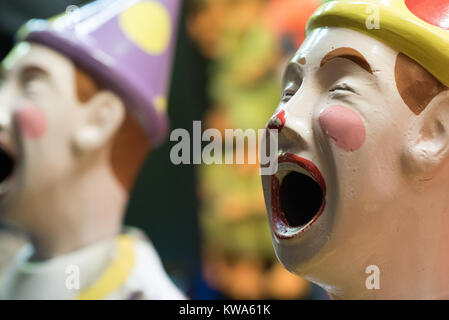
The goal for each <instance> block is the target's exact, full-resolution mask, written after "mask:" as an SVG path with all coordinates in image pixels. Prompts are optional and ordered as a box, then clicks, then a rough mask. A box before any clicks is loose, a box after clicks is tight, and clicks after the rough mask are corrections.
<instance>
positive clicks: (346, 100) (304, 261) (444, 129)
mask: <svg viewBox="0 0 449 320" xmlns="http://www.w3.org/2000/svg"><path fill="white" fill-rule="evenodd" d="M338 48H352V49H354V50H357V52H359V53H360V57H359V58H360V59H362V61H366V63H367V65H369V67H370V68H369V69H368V70H372V71H373V72H369V71H368V70H367V68H364V67H363V66H364V65H366V64H362V65H361V64H360V63H359V61H354V60H351V59H349V58H348V57H345V55H344V54H343V55H341V56H339V57H334V58H333V59H332V60H331V61H328V62H326V63H325V64H323V63H322V61H323V59H324V58H325V57H326V56H327V55H328V54H329V53H330V52H333V51H335V50H336V49H338ZM341 52H343V53H344V52H347V50H346V49H345V50H341ZM400 57H401V56H400V53H399V51H397V50H395V49H393V48H391V47H389V46H387V45H385V44H384V43H383V42H382V41H379V40H377V39H376V38H375V37H372V36H369V35H367V34H365V33H362V32H358V31H355V30H351V29H348V28H336V27H330V28H316V29H313V30H312V31H310V32H309V35H308V37H307V38H306V40H305V42H304V43H303V45H302V46H301V48H300V49H299V50H298V52H297V54H296V55H295V57H294V58H293V59H292V60H291V63H290V65H289V66H288V67H287V72H286V78H287V79H293V80H291V81H287V82H285V81H284V83H285V85H284V92H283V98H282V101H281V103H280V105H279V107H278V109H277V110H276V111H275V112H274V114H275V115H276V114H278V112H279V111H280V110H284V111H285V114H284V115H285V122H284V125H283V128H282V130H281V131H280V132H279V149H280V153H281V154H292V155H294V156H295V157H298V158H299V159H304V160H306V161H309V162H310V163H312V164H313V166H314V167H316V168H318V170H319V172H320V175H321V176H322V178H323V181H324V182H325V185H326V192H325V196H324V199H323V203H325V206H324V208H323V210H322V211H320V210H319V211H318V212H317V214H316V215H315V217H314V218H313V219H312V220H311V221H310V223H308V224H307V228H304V229H303V230H298V229H296V230H293V228H290V229H291V231H292V232H290V233H289V234H285V235H287V236H282V235H283V234H282V233H281V234H280V235H281V236H279V233H280V232H279V230H281V229H279V228H278V226H277V225H274V226H273V225H272V226H271V228H272V234H273V237H272V239H273V245H274V248H275V251H276V255H277V257H278V258H279V259H280V261H281V262H282V263H283V265H284V266H285V267H286V268H287V269H288V270H290V271H291V272H293V273H295V274H298V275H300V276H302V277H304V278H306V279H308V280H310V281H312V282H314V283H316V284H318V285H320V286H322V287H323V288H325V289H326V291H327V292H328V293H329V294H330V295H331V296H332V297H334V298H349V299H351V298H357V299H372V298H383V299H395V298H415V299H417V298H447V297H449V286H448V285H447V283H449V275H448V273H447V269H448V268H449V258H448V255H447V252H449V233H448V232H447V226H448V225H449V211H448V208H449V204H448V203H447V191H446V190H448V189H449V179H448V177H449V148H447V145H449V134H448V132H449V109H448V108H447V106H448V105H449V94H448V92H449V91H447V90H444V91H441V90H438V88H439V87H440V85H436V84H435V86H434V88H432V87H430V88H429V90H433V91H434V92H435V95H434V96H433V97H432V99H430V101H428V102H426V104H425V106H424V108H423V109H422V112H420V113H419V114H416V113H415V112H413V110H412V109H411V108H410V106H409V105H408V104H407V103H406V102H405V101H404V98H403V97H404V95H403V94H402V95H401V93H400V92H399V90H398V86H397V83H396V79H400V78H401V76H399V77H398V74H402V72H406V71H407V70H408V69H407V68H408V65H406V64H401V63H400V65H399V66H398V61H399V62H400V61H401V59H399V58H400ZM304 58H305V60H306V63H305V64H302V63H301V62H300V60H301V61H304V60H303V59H304ZM414 63H415V66H413V65H410V67H413V68H415V69H416V70H420V69H421V67H420V66H419V65H417V64H416V62H414ZM404 66H406V69H404ZM440 68H441V66H440ZM441 69H443V68H441ZM295 73H296V75H297V76H296V77H294V76H293V75H292V74H295ZM406 74H407V73H406ZM414 74H415V76H416V77H417V79H410V81H409V83H410V86H409V87H408V88H405V89H404V88H401V90H406V91H408V92H410V91H413V88H415V86H416V85H419V84H420V83H423V79H421V78H420V77H421V76H423V74H425V72H421V71H420V72H416V73H414ZM295 78H296V79H297V80H294V79H295ZM292 81H293V82H294V83H292ZM429 85H430V84H429ZM291 88H295V91H292V90H291ZM418 98H419V97H418ZM335 106H340V107H339V109H341V110H340V111H341V112H343V113H345V114H347V113H349V114H350V116H348V117H347V118H348V119H349V120H351V121H349V124H351V123H355V124H356V127H358V129H357V130H356V131H358V132H359V137H362V136H363V135H362V134H361V132H362V131H363V129H362V123H363V125H364V129H365V132H366V137H365V138H364V139H360V140H359V141H358V142H357V143H354V144H353V146H352V148H349V147H348V148H346V147H345V148H341V146H339V145H338V144H336V143H335V133H337V134H338V135H339V136H340V137H343V138H345V139H346V138H347V139H348V141H351V139H352V138H351V137H350V134H349V133H348V134H346V131H345V130H346V129H348V128H345V126H346V125H345V124H344V122H341V123H340V124H338V123H337V124H335V123H334V124H332V123H331V122H332V121H334V120H336V119H335V117H334V116H332V117H331V116H328V118H327V119H323V118H322V119H321V121H320V115H323V114H325V112H326V110H332V109H329V108H333V107H335ZM340 111H339V112H340ZM341 117H342V115H340V116H339V117H337V118H340V120H341ZM274 119H276V118H274ZM323 120H325V121H323ZM331 120H332V121H331ZM340 120H338V121H340ZM320 122H321V123H320ZM270 123H271V122H269V124H270ZM323 124H324V127H325V129H327V130H323V128H322V127H323ZM341 130H342V131H341ZM331 132H333V134H329V133H331ZM362 141H363V143H362ZM351 144H352V142H351V143H350V144H349V145H351ZM354 146H355V147H354ZM345 149H348V150H345ZM291 171H295V172H299V173H302V174H306V175H309V176H312V177H313V175H312V174H311V173H310V170H304V168H303V167H301V166H299V165H294V164H289V165H287V164H282V163H281V164H280V166H279V170H278V172H277V173H276V174H275V176H274V178H276V179H277V181H276V180H274V179H273V177H271V176H267V177H266V176H263V177H262V182H263V189H264V195H265V202H266V208H267V212H268V219H269V221H270V222H271V221H275V222H276V221H278V220H277V219H278V217H279V216H280V215H279V212H276V210H277V209H279V205H278V203H277V201H278V199H279V197H278V196H277V193H278V192H279V189H280V188H282V178H283V177H285V176H286V175H287V174H288V173H290V172H291ZM315 181H316V177H315ZM309 197H310V195H309V193H308V190H307V188H305V189H304V188H302V189H301V188H299V189H298V190H297V192H296V193H294V194H293V195H291V201H297V202H299V203H301V202H307V201H308V199H309ZM281 217H282V216H281ZM285 222H286V221H282V220H281V226H282V223H283V225H284V226H286V228H285V229H286V230H287V229H289V226H288V224H287V225H285ZM281 231H282V230H281ZM370 265H376V266H378V267H379V269H380V272H381V273H380V283H381V284H380V287H381V289H380V290H368V289H367V287H366V279H367V277H368V276H369V275H368V274H366V273H365V271H366V269H367V268H368V266H370ZM411 283H413V286H412V287H410V284H411Z"/></svg>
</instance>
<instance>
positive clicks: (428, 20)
mask: <svg viewBox="0 0 449 320" xmlns="http://www.w3.org/2000/svg"><path fill="white" fill-rule="evenodd" d="M374 15H377V16H378V18H379V20H378V21H379V24H378V26H374V25H373V23H372V21H373V20H372V19H373V16H374ZM321 27H344V28H349V29H353V30H356V31H359V32H363V33H365V34H367V35H369V36H372V37H374V38H376V39H378V40H380V41H382V42H384V43H385V44H387V45H389V46H390V47H392V48H393V49H396V50H397V51H400V52H402V53H404V54H406V55H407V56H409V57H410V58H412V59H414V60H415V61H416V62H418V63H419V64H420V65H422V66H423V67H424V68H425V69H427V70H428V71H429V72H430V73H431V74H433V75H434V76H435V77H436V78H437V79H438V80H440V81H441V82H442V83H443V84H444V85H446V86H449V30H448V29H449V0H336V1H331V2H328V3H326V4H324V5H322V6H321V7H320V8H319V9H318V10H317V11H316V12H315V13H314V14H313V15H312V17H311V18H310V20H309V22H308V24H307V28H306V34H308V33H310V32H311V31H312V30H313V29H316V28H321ZM373 27H374V28H373Z"/></svg>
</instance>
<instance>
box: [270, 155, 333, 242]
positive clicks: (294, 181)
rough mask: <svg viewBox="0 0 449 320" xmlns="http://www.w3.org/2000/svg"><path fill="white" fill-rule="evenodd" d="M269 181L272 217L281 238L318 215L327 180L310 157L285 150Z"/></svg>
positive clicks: (295, 232) (306, 226)
mask: <svg viewBox="0 0 449 320" xmlns="http://www.w3.org/2000/svg"><path fill="white" fill-rule="evenodd" d="M278 163H279V165H278V171H277V173H276V174H275V175H273V176H272V182H271V219H272V221H271V222H272V226H273V231H274V233H275V235H276V237H278V238H280V239H290V238H293V237H295V236H297V235H299V234H301V233H303V232H305V231H306V230H307V229H309V228H310V227H311V226H312V224H313V223H314V222H315V221H316V220H317V219H318V218H319V216H320V215H321V213H322V212H323V210H324V207H325V204H326V201H325V196H326V184H325V181H324V178H323V176H322V175H321V172H320V171H319V170H318V168H317V167H316V166H315V165H314V164H313V163H312V162H310V161H309V160H307V159H304V158H301V157H298V156H295V155H293V154H284V155H282V156H280V157H279V161H278Z"/></svg>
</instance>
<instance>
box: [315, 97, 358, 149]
mask: <svg viewBox="0 0 449 320" xmlns="http://www.w3.org/2000/svg"><path fill="white" fill-rule="evenodd" d="M319 123H320V126H321V130H323V132H324V133H325V134H327V135H328V136H329V137H330V138H331V139H332V140H333V141H334V142H335V144H336V145H337V146H338V147H339V148H341V149H343V150H345V151H355V150H358V149H360V148H361V147H362V145H363V143H364V142H365V138H366V128H365V124H364V123H363V121H362V119H361V118H360V116H359V114H358V113H357V112H355V111H354V110H352V109H349V108H346V107H343V106H338V105H336V106H330V107H328V108H326V109H325V110H324V111H322V112H321V114H320V117H319Z"/></svg>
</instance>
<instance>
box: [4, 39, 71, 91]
mask: <svg viewBox="0 0 449 320" xmlns="http://www.w3.org/2000/svg"><path fill="white" fill-rule="evenodd" d="M1 67H2V72H3V75H4V76H5V77H8V76H9V75H20V74H21V73H22V72H23V71H24V70H30V69H33V70H40V72H41V73H42V74H45V75H46V78H47V79H48V81H50V82H51V83H52V84H53V85H55V86H58V85H59V86H66V87H69V86H70V85H71V86H73V81H74V80H73V78H74V73H75V68H74V64H73V63H72V61H71V60H70V59H68V58H67V57H65V56H64V55H62V54H60V53H58V52H57V51H55V50H53V49H50V48H47V47H45V46H42V45H39V44H34V43H28V42H21V43H19V44H18V45H17V46H16V47H15V48H14V49H13V50H12V51H11V52H10V53H9V55H8V56H7V57H6V58H5V59H4V60H3V61H2V64H1ZM71 75H72V76H71Z"/></svg>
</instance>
